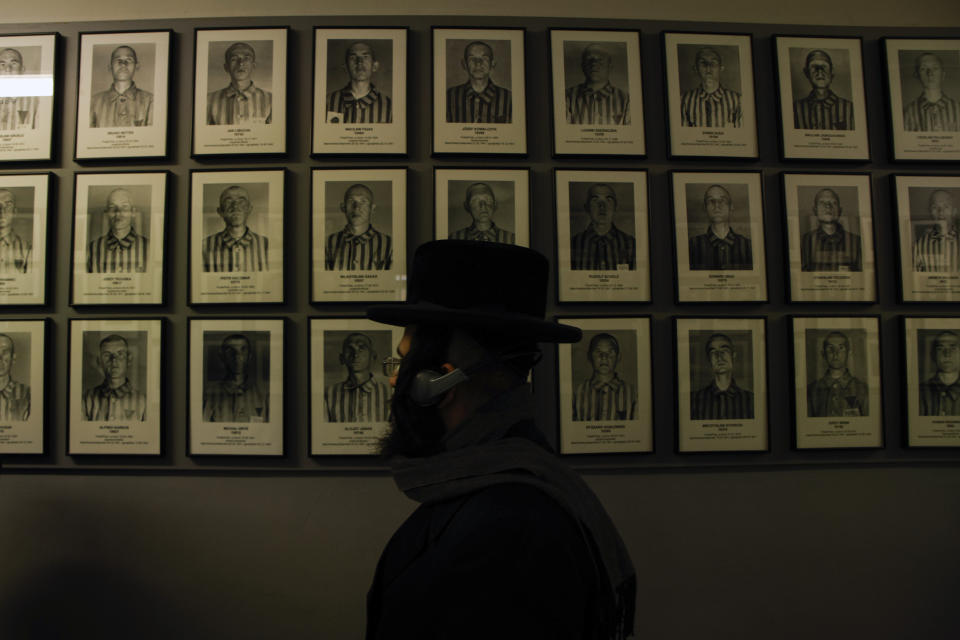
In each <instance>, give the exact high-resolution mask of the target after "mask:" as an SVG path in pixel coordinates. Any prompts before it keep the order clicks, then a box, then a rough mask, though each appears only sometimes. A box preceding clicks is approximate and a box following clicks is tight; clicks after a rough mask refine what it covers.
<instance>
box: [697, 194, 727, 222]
mask: <svg viewBox="0 0 960 640" xmlns="http://www.w3.org/2000/svg"><path fill="white" fill-rule="evenodd" d="M703 208H704V210H705V211H706V212H707V218H709V219H710V222H711V223H713V224H719V223H723V222H730V212H731V211H733V204H732V203H731V202H730V194H729V193H727V191H726V189H723V188H722V187H710V188H709V189H707V191H706V193H704V194H703Z"/></svg>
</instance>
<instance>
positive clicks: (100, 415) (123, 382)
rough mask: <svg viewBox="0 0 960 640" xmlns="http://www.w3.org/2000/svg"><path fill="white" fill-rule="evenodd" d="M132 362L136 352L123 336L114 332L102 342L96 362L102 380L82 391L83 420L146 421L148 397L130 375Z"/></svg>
mask: <svg viewBox="0 0 960 640" xmlns="http://www.w3.org/2000/svg"><path fill="white" fill-rule="evenodd" d="M132 362H133V353H132V352H131V351H130V349H129V347H128V344H127V340H126V338H124V337H123V336H120V335H117V334H115V333H114V334H111V335H109V336H107V337H106V338H104V339H103V340H101V341H100V356H99V358H98V361H97V363H98V364H99V365H100V369H101V371H103V382H101V383H100V384H99V385H97V386H96V387H91V388H90V389H87V390H86V391H84V392H83V419H84V420H89V421H97V422H103V421H107V420H127V421H131V422H143V421H144V420H146V419H147V397H146V396H145V395H144V394H143V393H141V392H140V391H137V390H136V389H135V388H134V387H133V384H132V383H131V382H130V379H129V378H128V377H127V370H128V368H129V367H130V364H131V363H132Z"/></svg>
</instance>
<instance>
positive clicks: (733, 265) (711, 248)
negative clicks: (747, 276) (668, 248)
mask: <svg viewBox="0 0 960 640" xmlns="http://www.w3.org/2000/svg"><path fill="white" fill-rule="evenodd" d="M723 269H753V249H752V248H751V245H750V239H749V238H747V237H745V236H742V235H740V234H739V233H736V232H734V230H733V229H729V230H728V231H727V235H726V236H724V237H723V238H718V237H717V235H716V234H715V233H714V232H713V229H712V228H710V227H708V228H707V232H706V233H704V234H703V235H699V236H694V237H692V238H690V270H691V271H705V270H723Z"/></svg>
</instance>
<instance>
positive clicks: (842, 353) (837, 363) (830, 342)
mask: <svg viewBox="0 0 960 640" xmlns="http://www.w3.org/2000/svg"><path fill="white" fill-rule="evenodd" d="M849 353H850V348H849V347H848V346H847V341H846V339H845V338H843V337H841V336H830V337H828V338H827V339H826V341H825V342H824V343H823V359H824V360H825V361H826V363H827V366H828V367H830V368H831V369H833V370H841V369H846V368H847V356H848V355H849Z"/></svg>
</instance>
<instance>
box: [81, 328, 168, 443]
mask: <svg viewBox="0 0 960 640" xmlns="http://www.w3.org/2000/svg"><path fill="white" fill-rule="evenodd" d="M69 353H70V375H69V376H68V378H69V385H68V394H69V397H68V398H67V411H68V417H69V418H68V423H67V432H68V433H67V455H78V454H120V455H148V456H158V455H160V454H161V446H160V444H161V438H160V429H161V425H162V424H163V416H162V415H161V414H162V411H163V406H164V405H163V400H162V397H161V396H162V382H163V381H162V376H161V374H160V372H161V369H162V366H163V360H164V359H165V358H164V341H163V320H162V319H161V318H135V319H119V318H110V319H89V320H88V319H77V318H71V319H70V346H69Z"/></svg>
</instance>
